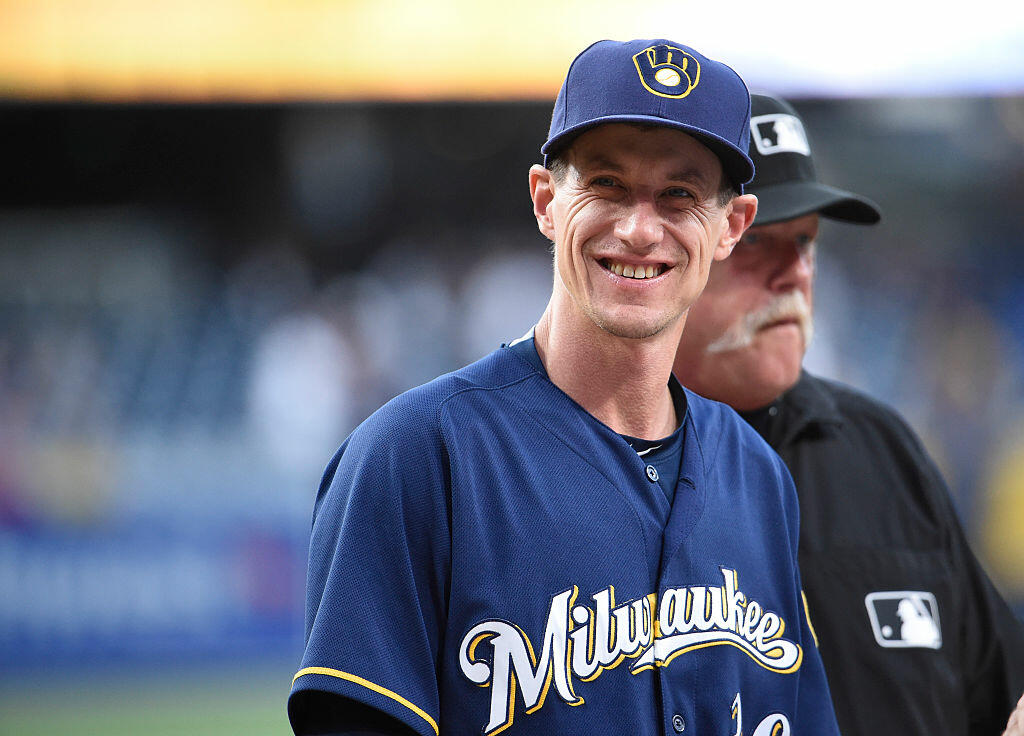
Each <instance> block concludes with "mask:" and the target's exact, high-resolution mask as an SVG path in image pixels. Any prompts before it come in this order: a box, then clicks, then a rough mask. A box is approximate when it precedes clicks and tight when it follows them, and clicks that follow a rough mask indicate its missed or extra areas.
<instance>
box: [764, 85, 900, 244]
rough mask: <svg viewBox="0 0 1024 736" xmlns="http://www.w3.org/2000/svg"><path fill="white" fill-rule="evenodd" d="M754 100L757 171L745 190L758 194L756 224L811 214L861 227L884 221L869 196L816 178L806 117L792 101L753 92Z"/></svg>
mask: <svg viewBox="0 0 1024 736" xmlns="http://www.w3.org/2000/svg"><path fill="white" fill-rule="evenodd" d="M750 103H751V117H750V158H751V159H753V161H754V165H755V166H756V167H757V175H756V176H755V177H754V180H753V181H752V182H750V184H749V186H748V187H747V191H749V192H750V193H751V194H756V195H757V216H756V217H755V218H754V224H755V225H770V224H772V223H773V222H782V221H784V220H792V219H793V218H796V217H802V216H804V215H809V214H811V213H812V212H817V213H819V214H821V215H822V216H823V217H828V218H830V219H832V220H841V221H843V222H852V223H857V224H861V225H874V224H875V223H876V222H878V221H879V220H880V219H882V213H881V211H880V210H879V208H878V205H876V204H875V203H874V202H872V201H871V200H870V199H868V198H867V197H862V196H860V195H859V194H854V193H853V192H847V191H846V190H844V189H839V188H837V187H832V186H829V185H828V184H822V183H821V182H819V181H818V176H817V174H816V173H815V171H814V159H813V157H812V156H811V146H810V143H809V142H808V140H807V132H806V131H805V130H804V123H803V120H801V119H800V116H799V115H797V113H796V110H794V109H793V107H792V106H791V105H790V104H789V103H788V102H786V101H785V100H781V99H779V98H777V97H771V96H769V95H758V94H754V95H751V96H750Z"/></svg>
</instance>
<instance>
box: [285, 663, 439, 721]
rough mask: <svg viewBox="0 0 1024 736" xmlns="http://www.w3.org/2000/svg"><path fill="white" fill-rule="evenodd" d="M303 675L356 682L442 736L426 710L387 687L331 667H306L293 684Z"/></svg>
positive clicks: (297, 675)
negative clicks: (398, 705) (399, 707)
mask: <svg viewBox="0 0 1024 736" xmlns="http://www.w3.org/2000/svg"><path fill="white" fill-rule="evenodd" d="M303 675H327V676H328V677H337V678H338V679H341V680H348V681H349V682H354V683H355V684H357V685H362V686H363V687H365V688H366V689H368V690H373V691H374V692H375V693H380V694H381V695H385V696H387V697H389V698H391V699H392V700H394V701H395V702H397V703H401V704H402V705H404V706H405V707H406V708H408V709H409V710H411V711H412V712H413V713H415V714H416V715H418V716H419V717H420V718H422V719H423V720H425V721H426V722H427V723H429V724H430V727H431V728H432V729H434V733H435V734H438V736H440V734H441V730H440V729H439V728H438V727H437V721H435V720H434V719H433V718H431V717H430V714H429V713H427V712H426V711H425V710H423V709H422V708H420V707H419V706H416V705H413V704H412V703H410V702H409V701H408V700H406V699H405V698H403V697H402V696H401V695H399V694H398V693H395V692H392V691H391V690H388V689H387V688H386V687H381V686H380V685H377V684H376V683H373V682H370V681H369V680H365V679H363V678H362V677H359V676H358V675H351V674H349V673H348V672H342V671H341V670H332V669H331V668H330V667H306V668H305V669H303V670H299V671H298V672H297V673H296V674H295V677H293V678H292V684H293V685H294V684H295V681H296V680H298V679H299V678H300V677H302V676H303Z"/></svg>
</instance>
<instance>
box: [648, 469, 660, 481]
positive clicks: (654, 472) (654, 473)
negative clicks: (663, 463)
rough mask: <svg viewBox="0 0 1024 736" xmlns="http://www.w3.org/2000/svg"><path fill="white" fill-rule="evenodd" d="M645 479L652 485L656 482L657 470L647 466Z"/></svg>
mask: <svg viewBox="0 0 1024 736" xmlns="http://www.w3.org/2000/svg"><path fill="white" fill-rule="evenodd" d="M647 477H648V478H650V479H651V482H652V483H657V482H658V469H657V468H656V467H654V466H653V465H648V466H647Z"/></svg>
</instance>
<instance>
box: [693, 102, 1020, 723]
mask: <svg viewBox="0 0 1024 736" xmlns="http://www.w3.org/2000/svg"><path fill="white" fill-rule="evenodd" d="M750 140H751V143H750V156H751V158H752V159H753V160H754V163H755V166H756V175H755V179H754V181H753V183H751V184H750V185H748V191H750V192H752V193H754V194H756V195H757V197H758V201H759V207H758V211H757V217H756V219H755V221H754V225H753V227H751V228H750V229H749V230H748V231H747V233H746V234H745V235H744V237H743V239H742V240H741V241H740V243H739V245H737V247H736V248H735V250H734V252H733V254H732V256H731V257H730V258H728V259H727V260H725V261H722V262H720V263H716V264H714V265H713V266H712V269H711V274H710V278H709V281H708V285H707V288H706V289H705V291H704V294H703V295H702V297H701V298H700V300H699V301H698V302H697V303H696V304H695V305H694V306H693V307H692V309H691V313H690V319H689V321H688V322H687V328H686V330H685V331H684V333H683V337H682V340H681V343H680V348H679V352H678V355H677V357H676V361H675V366H674V371H675V374H676V376H677V377H678V378H679V380H680V381H681V382H682V383H683V384H684V385H685V386H687V387H688V388H690V389H693V390H694V391H696V392H697V393H700V394H703V395H705V396H708V397H711V398H714V399H718V400H719V401H723V402H725V403H727V404H729V405H731V406H732V407H733V408H734V409H737V410H738V411H739V412H740V413H741V414H742V415H743V417H744V418H745V419H746V420H747V421H748V422H749V423H750V424H751V425H752V426H753V427H754V428H755V429H756V430H757V431H758V432H759V433H760V434H761V435H762V436H763V437H764V438H765V439H766V440H767V441H768V443H769V444H770V445H771V446H772V447H773V448H774V449H775V450H776V451H777V452H778V453H779V454H780V455H781V456H782V458H783V460H785V462H786V465H787V466H788V467H789V469H790V471H791V473H792V474H793V478H794V480H795V482H796V487H797V492H798V495H799V498H800V516H801V527H800V546H799V562H800V568H801V573H802V575H803V580H804V587H805V590H806V594H807V598H808V602H809V609H810V614H811V618H812V622H813V624H814V627H815V629H816V632H817V636H818V639H819V642H820V649H821V655H822V659H823V660H824V663H825V669H826V672H827V674H828V677H829V685H830V687H831V690H832V695H833V700H834V704H835V709H836V716H837V718H838V720H839V725H840V729H841V731H842V733H843V734H845V735H846V736H878V735H879V734H900V735H901V736H925V735H928V736H933V735H936V734H944V735H948V736H961V735H967V734H972V735H978V736H981V735H982V734H986V735H990V736H997V735H998V734H999V733H1001V732H1002V731H1003V728H1004V726H1007V718H1008V716H1009V715H1010V712H1011V710H1013V707H1014V702H1015V701H1016V700H1017V698H1018V696H1020V694H1021V692H1022V690H1024V634H1022V629H1021V625H1020V622H1019V621H1018V620H1017V619H1016V618H1015V617H1014V615H1013V613H1012V612H1011V611H1010V609H1009V608H1008V606H1007V605H1006V603H1005V602H1004V601H1003V599H1002V598H1001V597H1000V596H999V594H998V593H997V592H996V590H995V588H994V587H993V585H992V583H991V581H990V580H989V578H988V577H987V576H986V574H985V572H984V571H983V570H982V568H981V566H980V565H979V563H978V561H977V559H976V558H975V556H974V554H973V553H972V552H971V550H970V548H969V547H968V544H967V540H966V538H965V535H964V532H963V529H962V528H961V525H960V522H959V521H958V518H957V515H956V513H955V510H954V507H953V504H952V502H951V500H950V495H949V492H948V489H947V487H946V484H945V482H944V480H943V478H942V476H941V475H940V473H939V471H938V469H937V468H936V466H935V464H934V463H933V462H932V460H931V458H929V456H928V454H927V453H926V452H925V450H924V448H923V447H922V445H921V442H920V441H919V440H918V438H917V437H916V436H915V435H914V433H913V432H912V431H911V430H910V428H909V427H908V426H907V424H906V423H905V422H904V421H903V420H902V419H901V418H900V417H899V416H898V415H897V414H896V413H895V412H894V411H893V410H892V409H891V408H889V407H887V406H884V405H882V404H880V403H879V402H877V401H875V400H874V399H871V398H869V397H868V396H866V395H864V394H862V393H860V392H858V391H855V390H853V389H851V388H848V387H846V386H842V385H840V384H837V383H834V382H831V381H827V380H824V379H821V378H817V377H815V376H812V375H810V374H808V373H807V372H806V371H803V369H802V367H801V363H802V360H803V355H804V351H805V350H806V347H807V342H808V340H809V339H810V333H811V304H812V302H813V275H814V258H815V240H816V237H817V232H818V218H819V217H827V218H830V219H833V220H839V221H842V222H849V223H859V224H873V223H875V222H877V221H878V220H879V219H880V214H879V211H878V208H877V207H876V206H875V205H874V204H873V203H872V202H870V201H869V200H867V199H865V198H863V197H860V196H858V195H856V194H853V193H851V192H846V191H843V190H841V189H836V188H834V187H830V186H827V185H825V184H822V183H820V182H818V181H817V178H816V175H815V172H814V166H813V161H812V156H811V151H810V146H809V145H808V141H807V136H806V134H805V131H804V127H803V123H802V121H801V120H800V118H799V116H798V115H797V114H796V112H795V111H794V110H793V108H792V107H791V106H790V105H788V104H787V103H785V102H784V101H782V100H779V99H776V98H772V97H767V96H762V95H752V117H751V139H750ZM1021 703H1022V705H1021V706H1020V708H1018V712H1017V714H1016V715H1015V717H1014V719H1013V720H1012V721H1011V723H1010V725H1009V726H1008V727H1007V731H1006V733H1007V734H1022V733H1024V724H1022V723H1021V721H1020V719H1021V714H1022V712H1024V699H1022V700H1021ZM1017 729H1021V730H1017Z"/></svg>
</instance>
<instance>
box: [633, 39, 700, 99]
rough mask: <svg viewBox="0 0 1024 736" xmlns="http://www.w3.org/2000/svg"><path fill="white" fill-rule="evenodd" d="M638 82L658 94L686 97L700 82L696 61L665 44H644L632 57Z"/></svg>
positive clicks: (689, 55)
mask: <svg viewBox="0 0 1024 736" xmlns="http://www.w3.org/2000/svg"><path fill="white" fill-rule="evenodd" d="M633 63H634V64H636V70H637V72H638V73H639V74H640V82H641V83H642V84H643V85H644V87H646V88H647V91H648V92H652V93H654V94H656V95H658V96H659V97H675V98H679V97H686V95H688V94H690V92H692V91H693V88H694V87H696V86H697V84H698V83H699V82H700V62H699V61H697V59H696V58H694V57H693V56H692V55H691V54H688V53H686V52H685V51H683V50H682V49H679V48H676V47H675V46H669V45H668V44H664V43H662V44H658V45H657V46H648V47H647V48H646V49H644V50H643V51H641V52H640V53H639V54H636V55H635V56H634V57H633Z"/></svg>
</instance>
